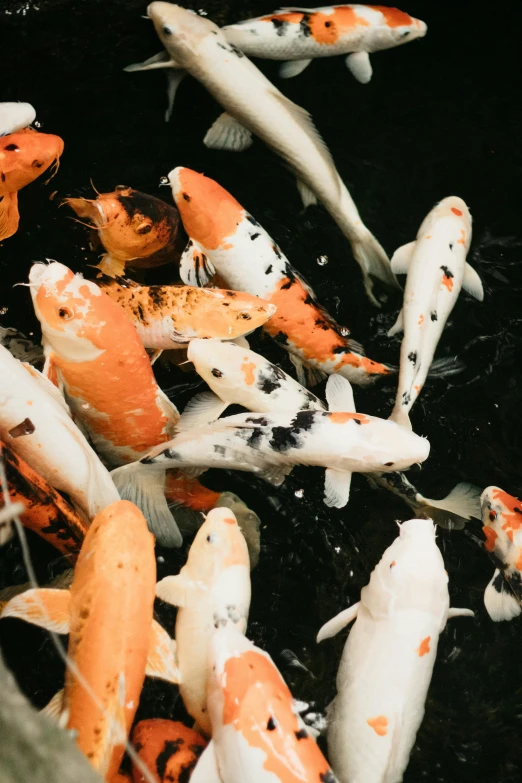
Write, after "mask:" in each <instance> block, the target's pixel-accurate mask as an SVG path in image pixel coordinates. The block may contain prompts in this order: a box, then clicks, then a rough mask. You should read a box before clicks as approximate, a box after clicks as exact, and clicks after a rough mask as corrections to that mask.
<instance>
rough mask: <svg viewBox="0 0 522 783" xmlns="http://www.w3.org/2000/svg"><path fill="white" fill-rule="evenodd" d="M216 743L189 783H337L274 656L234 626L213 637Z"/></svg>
mask: <svg viewBox="0 0 522 783" xmlns="http://www.w3.org/2000/svg"><path fill="white" fill-rule="evenodd" d="M209 672H210V676H209V681H208V706H209V712H210V718H211V721H212V740H211V741H210V743H209V744H208V745H207V747H206V748H205V750H204V751H203V755H202V756H201V759H200V761H199V762H198V764H197V765H196V768H195V770H194V772H193V773H192V778H191V783H245V781H247V780H248V782H249V783H321V781H322V783H336V782H337V779H336V777H335V775H334V773H333V772H332V770H331V769H330V766H329V764H328V762H327V761H326V759H325V757H324V756H323V754H322V753H321V751H320V749H319V747H318V745H317V744H316V742H315V740H314V739H313V738H312V736H311V735H310V734H309V733H308V731H307V729H306V727H305V724H304V723H303V721H302V719H301V718H300V716H299V713H298V711H297V704H296V702H295V701H294V698H293V696H292V694H291V693H290V690H289V688H288V686H287V684H286V682H285V681H284V679H283V677H282V676H281V674H280V672H279V670H278V669H277V667H276V665H275V664H274V662H273V660H272V659H271V657H270V656H269V655H268V654H267V653H266V652H264V651H263V650H260V649H259V647H256V646H255V645H253V644H252V642H250V641H249V640H248V639H246V638H245V637H244V636H243V635H242V634H241V633H238V631H237V630H236V629H234V628H232V627H226V628H220V629H219V630H218V631H216V633H215V634H214V636H213V639H212V643H211V648H210V656H209Z"/></svg>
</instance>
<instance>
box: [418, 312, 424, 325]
mask: <svg viewBox="0 0 522 783" xmlns="http://www.w3.org/2000/svg"><path fill="white" fill-rule="evenodd" d="M423 323H424V316H423V315H422V313H421V315H419V320H418V321H417V324H418V325H419V326H422V324H423Z"/></svg>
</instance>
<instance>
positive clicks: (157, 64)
mask: <svg viewBox="0 0 522 783" xmlns="http://www.w3.org/2000/svg"><path fill="white" fill-rule="evenodd" d="M156 68H176V69H179V70H181V66H179V65H178V63H177V62H176V61H175V60H173V59H172V57H171V56H170V54H169V53H168V52H166V51H165V50H164V49H163V50H162V51H161V52H158V54H153V55H152V57H149V58H148V60H144V61H143V62H142V63H132V65H127V66H125V68H124V69H123V70H124V71H126V72H127V73H134V72H135V71H153V70H156Z"/></svg>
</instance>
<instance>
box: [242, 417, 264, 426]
mask: <svg viewBox="0 0 522 783" xmlns="http://www.w3.org/2000/svg"><path fill="white" fill-rule="evenodd" d="M245 421H248V423H249V424H259V425H260V426H261V427H266V426H267V424H268V419H265V417H264V416H257V417H254V416H248V417H247V418H246V419H245Z"/></svg>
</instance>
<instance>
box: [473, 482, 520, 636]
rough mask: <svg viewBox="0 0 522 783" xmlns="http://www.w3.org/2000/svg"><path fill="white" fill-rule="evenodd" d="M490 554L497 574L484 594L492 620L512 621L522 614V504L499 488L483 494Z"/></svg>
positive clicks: (487, 547)
mask: <svg viewBox="0 0 522 783" xmlns="http://www.w3.org/2000/svg"><path fill="white" fill-rule="evenodd" d="M481 502H482V524H483V525H484V527H483V528H482V530H483V531H484V535H485V536H486V542H485V544H484V546H485V548H486V551H487V552H488V553H489V556H490V558H491V559H492V561H493V563H494V564H495V573H494V574H493V578H492V579H491V581H490V583H489V584H488V586H487V587H486V591H485V593H484V605H485V607H486V609H487V612H488V614H489V616H490V617H491V619H492V620H494V621H495V622H500V621H501V620H512V619H513V618H514V617H518V615H519V614H520V613H521V612H522V501H520V500H518V498H516V497H514V496H513V495H508V493H507V492H504V491H503V490H502V489H499V488H498V487H487V488H486V489H485V490H484V492H483V493H482V497H481Z"/></svg>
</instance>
